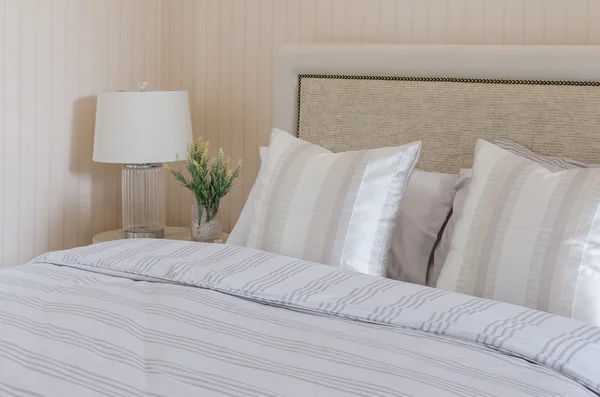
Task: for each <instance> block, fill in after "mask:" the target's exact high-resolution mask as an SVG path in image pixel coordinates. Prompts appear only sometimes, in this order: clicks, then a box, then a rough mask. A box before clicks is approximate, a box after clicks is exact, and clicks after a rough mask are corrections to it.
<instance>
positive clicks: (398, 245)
mask: <svg viewBox="0 0 600 397" xmlns="http://www.w3.org/2000/svg"><path fill="white" fill-rule="evenodd" d="M456 179H457V176H456V175H451V174H441V173H435V172H427V171H421V170H417V169H416V170H414V171H413V173H412V175H411V176H410V180H409V181H408V185H407V186H406V190H405V191H404V197H403V198H402V202H401V203H400V211H399V213H398V218H397V219H396V227H395V229H394V233H393V236H392V245H391V252H390V262H389V265H388V272H387V276H388V277H389V278H392V279H395V280H400V281H407V282H409V283H414V284H421V285H425V280H426V277H427V265H428V264H429V259H430V258H429V257H430V256H431V252H432V251H433V246H434V245H435V242H436V240H437V239H438V234H439V232H440V230H441V228H442V226H443V224H444V222H445V221H446V218H447V217H448V213H449V212H450V208H451V207H452V199H453V197H454V192H455V189H454V184H455V182H456Z"/></svg>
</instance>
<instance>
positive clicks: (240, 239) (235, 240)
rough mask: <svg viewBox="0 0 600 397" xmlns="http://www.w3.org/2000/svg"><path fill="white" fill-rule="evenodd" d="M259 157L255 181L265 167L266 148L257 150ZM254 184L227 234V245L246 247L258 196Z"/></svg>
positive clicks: (257, 189)
mask: <svg viewBox="0 0 600 397" xmlns="http://www.w3.org/2000/svg"><path fill="white" fill-rule="evenodd" d="M258 153H259V155H260V169H259V170H258V176H257V177H256V181H258V178H259V177H260V174H261V173H262V171H263V168H264V167H265V160H266V158H267V148H266V147H265V146H261V147H260V148H259V152H258ZM256 181H255V182H254V185H253V186H252V189H251V190H250V194H248V198H247V199H246V203H245V204H244V208H242V212H241V213H240V217H239V218H238V220H237V222H236V223H235V226H234V227H233V230H231V233H230V234H229V237H228V238H227V244H229V245H239V246H241V247H245V246H246V241H248V234H250V226H251V225H252V213H253V212H254V206H253V204H254V200H255V199H256V196H257V195H258V191H259V187H258V185H257V183H256Z"/></svg>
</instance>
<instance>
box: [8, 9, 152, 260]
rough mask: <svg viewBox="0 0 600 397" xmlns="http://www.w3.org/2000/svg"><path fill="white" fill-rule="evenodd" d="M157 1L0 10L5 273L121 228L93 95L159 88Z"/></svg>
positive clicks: (115, 178)
mask: <svg viewBox="0 0 600 397" xmlns="http://www.w3.org/2000/svg"><path fill="white" fill-rule="evenodd" d="M159 13H160V1H159V0H135V1H134V0H127V1H123V0H102V1H100V0H69V1H67V0H0V267H7V266H13V265H17V264H22V263H24V262H25V261H27V260H29V259H31V258H32V257H34V256H35V255H37V254H39V253H42V252H44V251H47V250H51V249H59V248H67V247H73V246H77V245H81V244H89V243H90V242H91V236H92V235H93V234H94V233H97V232H100V231H102V230H106V229H112V228H116V227H117V225H118V221H119V202H120V200H119V186H120V185H119V184H120V179H119V178H120V174H119V171H118V167H117V166H114V165H101V164H94V163H93V162H92V159H91V158H92V146H93V145H92V142H93V141H92V140H93V126H94V111H95V99H94V95H95V94H96V93H97V92H99V91H102V90H106V89H117V88H130V87H136V84H135V83H136V81H137V80H139V79H141V78H147V79H148V80H150V81H152V82H155V86H156V84H158V82H159V75H160V70H159V65H160V61H159V58H160V44H159V43H160V23H159V21H160V20H159Z"/></svg>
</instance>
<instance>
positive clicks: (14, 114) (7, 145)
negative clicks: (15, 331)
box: [0, 0, 26, 266]
mask: <svg viewBox="0 0 600 397" xmlns="http://www.w3.org/2000/svg"><path fill="white" fill-rule="evenodd" d="M22 7H23V3H22V2H20V1H10V0H9V1H7V2H6V16H5V24H4V27H5V46H6V49H5V52H4V57H5V59H4V60H5V61H8V60H9V59H10V60H11V62H1V63H5V75H4V79H5V90H6V91H5V92H6V96H5V97H6V99H7V100H6V103H5V104H4V141H3V147H2V159H1V160H2V161H3V163H4V164H3V169H4V170H5V171H4V173H3V174H2V189H0V194H2V195H3V196H4V199H3V200H2V216H1V219H2V229H3V230H4V232H3V233H2V266H14V265H19V264H20V263H19V261H18V252H19V251H18V246H19V230H20V225H19V213H18V209H19V170H18V168H19V166H20V157H21V151H22V150H21V146H20V144H21V142H20V129H21V126H20V114H21V107H22V106H23V103H22V99H21V79H23V78H26V76H23V75H22V71H21V43H22V34H21V33H22V30H21V29H22V26H21V25H22V19H23V18H22V15H23V13H22Z"/></svg>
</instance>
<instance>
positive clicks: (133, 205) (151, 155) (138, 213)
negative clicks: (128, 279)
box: [93, 82, 192, 238]
mask: <svg viewBox="0 0 600 397" xmlns="http://www.w3.org/2000/svg"><path fill="white" fill-rule="evenodd" d="M146 85H147V83H145V82H141V83H140V88H141V89H140V90H137V91H114V92H105V93H101V94H99V95H98V104H97V109H96V131H95V135H94V156H93V160H94V161H96V162H100V163H117V164H124V166H123V170H122V174H121V183H122V197H121V200H122V206H123V211H122V214H123V229H124V234H125V235H124V237H125V238H162V237H164V228H165V217H166V206H165V201H166V195H165V192H166V191H165V171H164V168H163V163H167V162H172V161H180V160H185V153H186V150H187V145H188V144H189V142H191V141H192V123H191V118H190V106H189V99H188V93H187V91H168V90H146Z"/></svg>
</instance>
